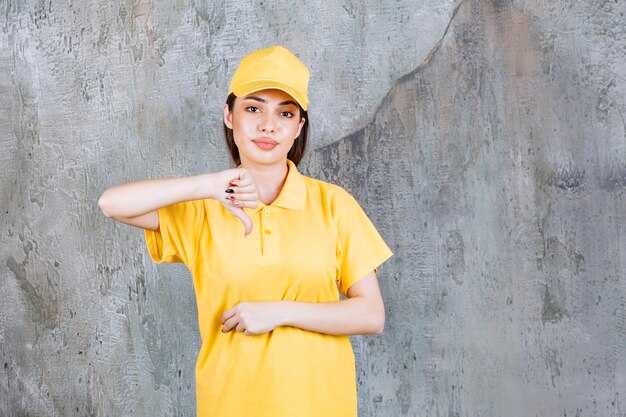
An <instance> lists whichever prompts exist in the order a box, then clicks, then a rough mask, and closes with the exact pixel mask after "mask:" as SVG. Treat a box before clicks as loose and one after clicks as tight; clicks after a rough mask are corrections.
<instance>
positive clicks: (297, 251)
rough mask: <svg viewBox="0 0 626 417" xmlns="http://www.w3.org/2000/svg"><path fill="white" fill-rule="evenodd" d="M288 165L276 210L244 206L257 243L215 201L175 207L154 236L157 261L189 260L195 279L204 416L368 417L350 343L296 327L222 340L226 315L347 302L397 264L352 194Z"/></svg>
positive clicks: (150, 235) (151, 243) (150, 237)
mask: <svg viewBox="0 0 626 417" xmlns="http://www.w3.org/2000/svg"><path fill="white" fill-rule="evenodd" d="M287 165H288V167H289V172H288V174H287V179H286V181H285V184H284V185H283V189H282V190H281V192H280V194H279V196H278V197H277V198H276V200H275V201H274V202H273V203H272V204H270V205H265V204H263V203H262V202H261V201H259V202H258V203H259V205H258V206H257V207H256V208H253V209H252V208H247V207H246V208H244V211H245V212H246V213H247V214H248V215H249V216H250V218H251V219H252V222H253V224H254V228H253V231H252V234H250V235H248V236H247V237H244V232H243V230H244V227H243V224H242V223H241V221H240V220H239V219H237V218H236V217H234V216H233V215H232V214H231V213H230V212H228V210H226V208H225V207H224V206H223V205H222V204H221V203H220V202H219V201H216V200H213V199H204V200H195V201H187V202H182V203H177V204H173V205H171V206H168V207H163V208H161V209H159V210H158V212H159V223H160V231H157V232H154V231H150V230H146V231H145V237H146V243H147V247H148V251H149V253H150V256H151V257H152V259H153V260H154V262H156V263H161V262H182V263H184V264H185V265H187V267H188V268H189V270H190V271H191V273H192V276H193V283H194V290H195V293H196V301H197V303H198V324H199V329H200V336H201V338H202V346H201V348H200V353H199V355H198V359H197V363H196V399H197V415H198V416H201V417H357V389H356V372H355V360H354V353H353V350H352V345H351V344H350V339H349V338H348V336H336V335H328V334H323V333H318V332H313V331H308V330H303V329H300V328H297V327H291V326H279V327H276V328H275V329H274V330H272V331H271V332H267V333H264V334H260V335H251V336H248V335H245V334H244V333H242V332H236V331H235V330H232V331H230V332H226V333H223V332H222V331H221V330H222V323H221V317H222V314H223V313H224V311H226V310H228V309H229V308H231V307H233V306H235V305H236V304H238V303H240V302H243V301H280V300H290V301H305V302H318V303H323V302H333V301H339V300H340V298H339V291H341V292H342V294H344V295H345V293H346V290H347V289H348V288H349V287H350V286H351V285H352V284H354V283H355V282H356V281H358V280H359V279H360V278H363V277H364V276H365V275H367V274H368V273H369V272H371V271H372V270H375V271H377V267H378V266H379V265H380V264H382V263H383V262H384V261H386V260H387V259H388V258H389V257H391V256H392V255H393V253H392V251H391V249H389V247H388V246H387V245H386V244H385V242H384V241H383V239H382V238H381V236H380V235H379V234H378V232H377V231H376V229H375V228H374V225H373V224H372V223H371V221H370V220H369V219H368V217H367V215H366V214H365V212H364V211H363V210H362V209H361V207H360V206H359V204H358V202H357V201H356V199H354V197H352V196H351V195H350V194H349V193H348V192H347V191H346V190H345V189H343V188H342V187H340V186H338V185H335V184H331V183H327V182H324V181H320V180H317V179H314V178H310V177H307V176H304V175H302V174H301V173H299V172H298V170H297V168H296V165H295V164H294V163H293V162H292V161H291V160H289V159H288V160H287Z"/></svg>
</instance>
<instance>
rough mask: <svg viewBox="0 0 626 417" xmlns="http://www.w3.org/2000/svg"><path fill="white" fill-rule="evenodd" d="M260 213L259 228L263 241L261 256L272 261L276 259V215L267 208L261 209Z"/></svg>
mask: <svg viewBox="0 0 626 417" xmlns="http://www.w3.org/2000/svg"><path fill="white" fill-rule="evenodd" d="M262 213H263V215H262V216H261V218H262V222H261V223H262V224H261V227H262V230H263V233H262V234H261V236H262V239H263V256H265V257H266V258H268V260H272V259H274V258H277V257H278V239H277V236H276V233H275V232H276V220H277V213H276V211H275V210H271V209H270V208H269V207H265V208H263V211H262Z"/></svg>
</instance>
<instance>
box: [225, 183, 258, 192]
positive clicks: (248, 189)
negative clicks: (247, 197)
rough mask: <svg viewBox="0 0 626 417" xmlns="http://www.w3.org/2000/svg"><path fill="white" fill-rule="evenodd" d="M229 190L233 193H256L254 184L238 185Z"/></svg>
mask: <svg viewBox="0 0 626 417" xmlns="http://www.w3.org/2000/svg"><path fill="white" fill-rule="evenodd" d="M229 189H230V190H233V191H232V192H233V193H252V192H255V191H256V187H255V186H254V184H238V185H233V186H231V187H230V188H229ZM226 192H227V193H228V192H229V191H228V190H226Z"/></svg>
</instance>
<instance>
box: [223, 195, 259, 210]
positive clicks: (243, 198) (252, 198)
mask: <svg viewBox="0 0 626 417" xmlns="http://www.w3.org/2000/svg"><path fill="white" fill-rule="evenodd" d="M258 197H259V196H258V195H257V193H241V194H232V197H231V198H229V199H228V200H230V201H232V202H235V201H240V202H246V203H255V204H256V203H257V200H258ZM246 207H251V206H250V205H246ZM253 207H256V205H254V206H253Z"/></svg>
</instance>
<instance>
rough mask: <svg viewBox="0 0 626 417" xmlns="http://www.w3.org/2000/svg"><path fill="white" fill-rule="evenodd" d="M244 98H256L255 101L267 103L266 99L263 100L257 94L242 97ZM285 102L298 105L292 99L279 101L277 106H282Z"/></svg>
mask: <svg viewBox="0 0 626 417" xmlns="http://www.w3.org/2000/svg"><path fill="white" fill-rule="evenodd" d="M244 100H256V101H260V102H261V103H267V100H264V99H262V98H261V97H257V96H247V97H244ZM287 104H293V105H294V106H296V107H298V103H296V102H295V101H293V100H287V101H281V102H280V103H278V105H279V106H284V105H287Z"/></svg>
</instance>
